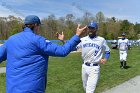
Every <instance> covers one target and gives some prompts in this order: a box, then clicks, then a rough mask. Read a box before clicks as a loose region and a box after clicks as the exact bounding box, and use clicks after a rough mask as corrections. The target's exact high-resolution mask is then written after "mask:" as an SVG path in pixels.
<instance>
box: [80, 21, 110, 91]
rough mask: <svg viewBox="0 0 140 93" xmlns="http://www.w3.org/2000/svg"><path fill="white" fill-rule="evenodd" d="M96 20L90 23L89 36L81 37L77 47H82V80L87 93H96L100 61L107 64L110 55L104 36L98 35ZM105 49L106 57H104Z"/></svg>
mask: <svg viewBox="0 0 140 93" xmlns="http://www.w3.org/2000/svg"><path fill="white" fill-rule="evenodd" d="M97 29H98V26H97V23H96V22H91V23H90V24H89V25H88V36H85V37H83V38H81V42H80V44H79V45H78V46H77V48H82V59H83V65H82V81H83V87H84V90H85V91H86V93H94V90H95V88H96V84H97V81H98V78H99V75H100V63H102V64H105V63H106V61H107V59H108V58H109V56H110V49H109V47H108V45H107V44H106V41H105V39H104V38H102V37H99V36H97V35H96V31H97ZM103 51H105V55H104V58H102V55H103Z"/></svg>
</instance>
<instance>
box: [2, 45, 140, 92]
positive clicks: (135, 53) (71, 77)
mask: <svg viewBox="0 0 140 93" xmlns="http://www.w3.org/2000/svg"><path fill="white" fill-rule="evenodd" d="M127 60H128V61H127V64H128V66H129V68H128V69H120V68H119V66H120V63H119V51H118V50H111V57H110V59H109V60H108V62H107V63H106V64H105V65H101V74H100V79H99V82H98V85H97V88H96V91H95V93H101V92H102V91H104V90H107V89H110V88H112V87H114V86H116V85H118V84H121V83H123V82H124V81H126V80H129V79H130V78H133V77H135V76H137V75H140V49H138V48H133V49H132V50H129V52H128V59H127ZM2 65H3V66H4V65H5V64H4V63H3V64H2ZM81 65H82V60H81V56H80V53H71V54H70V55H68V56H67V57H65V58H59V57H50V58H49V68H48V83H47V91H46V93H84V91H83V87H82V80H81ZM0 66H1V64H0ZM0 93H5V74H0Z"/></svg>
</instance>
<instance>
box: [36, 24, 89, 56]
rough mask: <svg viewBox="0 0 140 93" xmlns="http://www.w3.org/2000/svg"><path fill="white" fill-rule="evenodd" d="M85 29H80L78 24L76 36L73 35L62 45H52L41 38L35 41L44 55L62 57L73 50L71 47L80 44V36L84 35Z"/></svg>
mask: <svg viewBox="0 0 140 93" xmlns="http://www.w3.org/2000/svg"><path fill="white" fill-rule="evenodd" d="M86 28H87V26H85V27H83V28H80V25H79V24H78V27H77V30H76V35H74V36H73V37H72V38H71V39H70V40H68V41H67V42H66V43H65V44H64V45H58V44H53V43H51V42H50V41H49V40H46V39H45V38H42V37H38V40H36V41H37V43H38V47H39V48H40V50H41V51H42V53H43V54H44V55H47V56H59V57H64V56H67V55H68V54H69V53H70V52H71V51H72V50H73V47H76V45H77V44H79V43H80V36H81V34H82V33H84V31H85V29H86Z"/></svg>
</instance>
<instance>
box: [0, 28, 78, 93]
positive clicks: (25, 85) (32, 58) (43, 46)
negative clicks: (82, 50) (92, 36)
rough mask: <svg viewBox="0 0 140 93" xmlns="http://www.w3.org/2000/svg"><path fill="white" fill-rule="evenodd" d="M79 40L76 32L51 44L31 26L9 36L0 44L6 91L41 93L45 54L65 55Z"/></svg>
mask: <svg viewBox="0 0 140 93" xmlns="http://www.w3.org/2000/svg"><path fill="white" fill-rule="evenodd" d="M79 42H80V38H79V37H78V36H77V35H75V36H73V37H72V38H71V39H70V40H69V41H67V42H66V44H64V45H62V46H61V45H57V44H52V43H51V42H50V41H49V40H47V39H46V38H44V37H41V36H39V35H36V34H35V33H33V31H32V30H31V29H30V28H25V29H24V31H23V32H20V33H18V34H16V35H13V36H11V37H10V38H9V39H8V40H7V41H6V43H5V44H4V45H3V46H1V47H0V62H2V61H4V60H6V59H7V64H6V93H44V92H45V88H46V76H47V68H48V57H49V56H59V57H64V56H66V55H68V54H69V53H70V52H71V50H72V49H73V47H75V46H76V45H77V44H78V43H79Z"/></svg>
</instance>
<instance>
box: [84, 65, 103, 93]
mask: <svg viewBox="0 0 140 93" xmlns="http://www.w3.org/2000/svg"><path fill="white" fill-rule="evenodd" d="M99 76H100V66H86V65H85V64H83V65H82V81H83V87H84V90H85V91H86V93H94V90H95V88H96V85H97V82H98V79H99Z"/></svg>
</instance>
